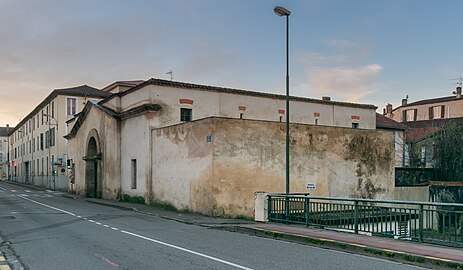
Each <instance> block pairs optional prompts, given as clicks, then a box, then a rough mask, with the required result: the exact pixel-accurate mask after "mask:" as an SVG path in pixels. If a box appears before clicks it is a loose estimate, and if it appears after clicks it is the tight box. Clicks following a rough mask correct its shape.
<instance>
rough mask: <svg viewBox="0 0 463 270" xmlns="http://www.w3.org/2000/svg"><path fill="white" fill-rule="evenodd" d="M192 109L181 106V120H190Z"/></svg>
mask: <svg viewBox="0 0 463 270" xmlns="http://www.w3.org/2000/svg"><path fill="white" fill-rule="evenodd" d="M191 115H192V109H187V108H180V121H182V122H188V121H191V119H192V117H191Z"/></svg>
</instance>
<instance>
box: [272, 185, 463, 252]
mask: <svg viewBox="0 0 463 270" xmlns="http://www.w3.org/2000/svg"><path fill="white" fill-rule="evenodd" d="M286 205H288V209H289V211H288V214H287V215H286V211H285V210H286ZM268 217H269V220H270V221H273V222H283V223H296V224H304V225H306V226H316V227H321V228H328V229H335V230H340V231H346V232H353V233H361V234H367V235H372V236H382V237H390V238H395V239H407V240H412V241H419V242H430V243H435V244H444V245H452V246H458V247H460V246H461V247H463V204H453V203H426V202H413V201H392V200H368V199H353V198H334V197H317V196H308V195H285V194H270V195H269V196H268Z"/></svg>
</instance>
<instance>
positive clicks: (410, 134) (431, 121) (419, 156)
mask: <svg viewBox="0 0 463 270" xmlns="http://www.w3.org/2000/svg"><path fill="white" fill-rule="evenodd" d="M461 91H462V89H461V86H458V87H457V88H456V90H455V91H454V93H453V94H454V95H453V96H447V97H439V98H432V99H424V100H418V101H414V102H411V103H408V97H407V98H405V99H403V100H402V105H401V106H399V107H397V108H394V109H393V108H392V105H391V104H387V106H386V108H385V109H384V110H383V114H384V116H387V117H389V118H391V119H393V120H395V121H397V122H401V123H402V124H404V125H405V126H406V127H407V131H406V133H405V142H406V145H405V151H404V162H403V164H404V167H409V166H412V167H427V168H429V167H433V166H434V158H435V153H436V150H435V149H434V146H433V143H432V140H430V139H429V138H430V137H431V136H432V135H433V134H435V133H436V132H438V131H440V130H441V129H442V127H444V126H445V125H446V124H448V123H449V122H454V123H463V98H462V93H461Z"/></svg>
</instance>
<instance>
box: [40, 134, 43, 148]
mask: <svg viewBox="0 0 463 270" xmlns="http://www.w3.org/2000/svg"><path fill="white" fill-rule="evenodd" d="M40 150H43V133H40Z"/></svg>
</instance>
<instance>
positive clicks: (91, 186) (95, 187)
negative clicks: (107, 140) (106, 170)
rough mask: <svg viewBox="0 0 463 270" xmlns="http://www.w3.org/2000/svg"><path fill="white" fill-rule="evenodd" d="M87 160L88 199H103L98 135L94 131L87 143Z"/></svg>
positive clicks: (86, 187)
mask: <svg viewBox="0 0 463 270" xmlns="http://www.w3.org/2000/svg"><path fill="white" fill-rule="evenodd" d="M83 159H84V160H85V190H86V195H87V197H91V198H101V179H100V178H101V177H100V175H101V172H100V160H101V153H100V149H99V140H98V133H97V132H96V130H92V132H90V134H89V139H88V142H87V155H86V156H85V157H84V158H83Z"/></svg>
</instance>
